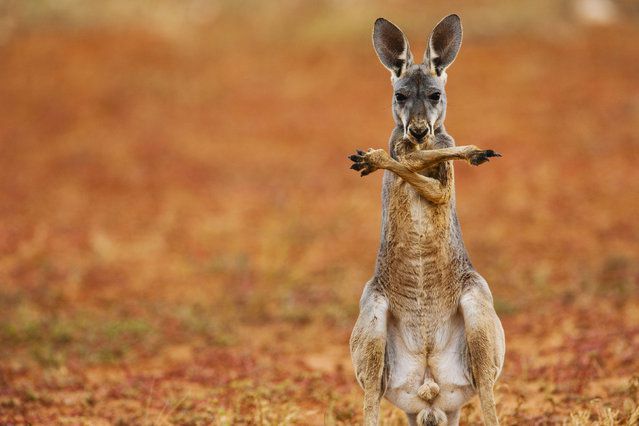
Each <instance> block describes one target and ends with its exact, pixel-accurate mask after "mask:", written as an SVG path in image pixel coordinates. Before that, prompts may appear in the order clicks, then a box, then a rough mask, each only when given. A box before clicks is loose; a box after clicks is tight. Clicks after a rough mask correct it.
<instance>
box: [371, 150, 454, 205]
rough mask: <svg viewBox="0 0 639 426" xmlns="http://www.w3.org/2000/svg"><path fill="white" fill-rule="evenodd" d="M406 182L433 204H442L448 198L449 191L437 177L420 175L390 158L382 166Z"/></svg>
mask: <svg viewBox="0 0 639 426" xmlns="http://www.w3.org/2000/svg"><path fill="white" fill-rule="evenodd" d="M383 168H384V169H386V170H390V171H391V172H393V173H395V174H396V175H397V176H399V177H400V178H402V179H403V180H404V181H405V182H408V183H409V184H410V185H411V186H412V187H413V188H415V190H416V191H417V193H418V194H419V195H421V196H422V197H424V198H426V199H427V200H428V201H430V202H433V203H435V204H443V203H445V202H446V201H447V200H448V199H449V196H448V195H449V191H448V190H447V189H446V188H445V187H444V185H442V184H441V183H440V182H439V181H438V180H437V179H433V178H430V177H426V176H422V175H420V174H418V173H415V172H414V171H413V170H411V169H409V168H408V167H407V166H405V165H404V164H402V163H400V162H398V161H395V160H392V161H390V162H389V163H388V164H386V165H385V167H383Z"/></svg>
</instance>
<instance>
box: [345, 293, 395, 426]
mask: <svg viewBox="0 0 639 426" xmlns="http://www.w3.org/2000/svg"><path fill="white" fill-rule="evenodd" d="M387 316H388V300H387V299H386V297H385V296H384V295H383V294H382V293H381V292H379V291H378V290H376V289H375V288H374V281H370V282H369V283H368V284H366V287H365V288H364V294H363V295H362V298H361V300H360V313H359V317H358V318H357V322H356V323H355V328H354V329H353V333H352V335H351V340H350V347H351V357H352V359H353V365H354V367H355V376H356V377H357V381H358V382H359V384H360V386H361V387H362V389H364V424H365V425H366V426H377V422H378V418H379V404H380V400H381V398H382V396H383V395H384V392H385V391H386V383H387V382H388V367H387V365H388V364H387V360H386V334H387V331H386V327H387Z"/></svg>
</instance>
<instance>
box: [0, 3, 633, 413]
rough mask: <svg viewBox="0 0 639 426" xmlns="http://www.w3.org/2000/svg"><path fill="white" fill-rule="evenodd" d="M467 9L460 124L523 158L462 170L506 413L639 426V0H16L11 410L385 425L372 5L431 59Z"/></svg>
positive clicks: (7, 232) (455, 99)
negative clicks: (435, 35) (430, 44)
mask: <svg viewBox="0 0 639 426" xmlns="http://www.w3.org/2000/svg"><path fill="white" fill-rule="evenodd" d="M452 12H456V13H459V14H460V15H461V16H462V20H463V24H464V35H465V38H464V44H463V47H462V50H461V52H460V55H459V56H458V59H457V60H456V62H455V64H454V65H453V66H452V67H451V69H450V71H449V79H448V89H447V90H448V100H449V106H448V119H447V128H448V131H449V132H450V133H451V135H453V136H454V137H455V139H456V140H457V143H458V144H460V145H467V144H475V145H478V146H480V147H484V148H492V149H496V150H498V151H499V152H501V153H502V154H503V158H501V159H499V160H496V161H492V162H490V163H489V164H486V165H484V166H481V167H478V168H471V167H470V166H468V165H465V164H462V163H458V164H457V167H456V174H457V180H456V184H457V197H458V212H459V215H460V220H461V223H462V228H463V230H464V236H465V241H466V244H467V246H468V249H469V251H470V255H471V258H472V260H473V263H474V264H475V266H476V268H477V269H478V270H479V271H480V273H481V274H482V275H484V276H485V277H486V279H487V280H488V282H489V283H490V285H491V287H492V290H493V295H494V297H495V305H496V307H497V310H498V313H499V314H500V316H501V318H502V322H503V323H504V327H505V329H506V336H507V346H508V353H507V359H506V366H505V370H504V372H503V375H502V378H501V380H500V382H499V384H498V386H497V390H496V394H497V399H498V410H499V412H500V417H501V419H502V421H503V423H504V424H555V423H562V422H565V423H564V424H566V423H568V424H596V423H599V424H635V423H633V422H635V421H637V419H639V409H638V408H637V405H638V402H639V395H638V390H639V375H638V374H639V357H637V355H636V354H637V353H638V351H639V310H638V309H637V303H638V302H639V240H638V238H637V237H638V235H639V222H638V221H637V212H638V211H639V172H638V171H637V161H639V43H637V37H638V36H639V4H638V3H637V2H635V1H605V0H574V1H572V0H570V1H569V0H563V1H562V0H554V1H550V0H540V1H534V0H525V1H517V2H514V1H506V0H501V1H488V0H481V1H470V0H468V1H458V2H455V3H454V4H453V5H451V4H450V3H448V2H434V1H408V0H393V1H384V2H382V1H362V0H349V1H334V0H333V1H329V0H322V1H314V2H310V1H309V2H304V1H301V0H283V1H277V2H260V1H256V0H254V1H250V0H245V1H230V0H228V1H204V0H183V1H169V0H153V1H151V0H138V1H135V2H131V1H125V0H112V1H108V2H98V1H86V0H85V1H82V0H23V1H18V0H15V1H12V0H0V423H2V424H20V423H26V422H29V423H32V424H52V423H59V424H193V425H196V424H197V425H199V424H220V425H230V424H245V425H254V424H259V425H280V424H295V425H320V424H328V425H335V424H343V425H351V424H353V425H354V424H359V423H361V413H360V407H361V392H360V390H359V387H358V386H357V384H356V382H355V380H354V378H353V373H352V367H351V364H350V358H349V353H348V338H349V335H350V330H351V328H352V325H353V323H354V321H355V319H356V316H357V311H358V305H357V304H358V301H359V297H360V294H361V290H362V288H363V285H364V283H365V282H366V281H367V280H368V278H369V277H370V276H371V274H372V272H373V267H374V261H375V255H376V250H377V244H378V241H379V229H380V207H381V202H380V186H381V185H380V184H381V176H382V175H381V173H376V174H373V175H371V176H369V177H368V178H366V179H360V178H359V177H358V176H357V174H356V173H354V172H353V171H351V170H349V169H348V167H349V165H350V164H349V163H350V162H349V161H348V160H347V158H346V157H347V155H349V154H351V153H352V152H353V150H354V149H355V148H369V147H386V146H387V140H388V136H389V134H390V131H391V128H392V126H393V122H392V118H391V113H390V100H391V88H390V85H389V76H388V72H387V71H386V70H385V69H384V68H383V67H382V66H381V64H379V63H378V60H377V58H376V56H375V53H374V51H373V48H372V45H371V41H370V35H371V28H372V23H373V21H374V20H375V18H377V17H379V16H384V17H386V18H387V19H390V20H391V21H393V22H395V23H396V24H397V25H399V26H400V27H401V28H402V29H403V30H404V31H405V32H406V34H407V35H408V37H409V40H410V43H411V47H412V50H413V53H414V54H415V56H416V57H417V58H421V56H422V52H423V50H424V48H425V45H426V38H427V36H428V34H429V33H430V31H431V29H432V28H433V26H434V25H435V23H436V22H437V21H439V19H441V18H442V17H443V16H445V15H447V14H449V13H452ZM383 411H384V414H383V415H384V422H385V423H384V424H388V425H401V424H404V418H403V414H402V413H401V412H399V411H397V410H396V409H394V408H393V407H391V406H390V404H387V403H385V404H384V406H383ZM462 422H463V423H464V424H479V422H480V413H479V410H478V404H477V402H476V401H475V402H473V403H472V404H471V405H469V406H468V407H466V408H465V409H464V412H463V416H462Z"/></svg>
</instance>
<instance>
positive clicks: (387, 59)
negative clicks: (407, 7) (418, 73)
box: [373, 18, 413, 77]
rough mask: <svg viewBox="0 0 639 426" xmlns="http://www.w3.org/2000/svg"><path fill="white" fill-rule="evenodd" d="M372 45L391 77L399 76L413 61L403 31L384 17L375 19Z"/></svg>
mask: <svg viewBox="0 0 639 426" xmlns="http://www.w3.org/2000/svg"><path fill="white" fill-rule="evenodd" d="M373 46H375V52H377V56H378V57H379V60H380V61H381V62H382V64H383V65H384V66H385V67H386V68H388V69H389V70H390V72H391V73H392V75H393V77H400V76H401V75H402V74H403V73H404V71H406V68H408V66H410V65H411V64H412V63H413V54H412V53H411V52H410V47H409V46H408V40H407V39H406V37H405V36H404V33H403V32H402V30H400V29H399V28H397V27H396V26H395V25H393V24H392V23H391V22H389V21H387V20H386V19H384V18H378V19H377V20H376V21H375V26H374V27H373Z"/></svg>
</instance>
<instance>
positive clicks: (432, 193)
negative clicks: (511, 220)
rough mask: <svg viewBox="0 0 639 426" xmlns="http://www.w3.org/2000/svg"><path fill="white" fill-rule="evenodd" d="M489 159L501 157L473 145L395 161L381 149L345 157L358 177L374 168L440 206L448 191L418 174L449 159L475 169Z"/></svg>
mask: <svg viewBox="0 0 639 426" xmlns="http://www.w3.org/2000/svg"><path fill="white" fill-rule="evenodd" d="M490 157H501V155H500V154H498V153H496V152H495V151H493V150H491V149H489V150H481V149H479V148H477V147H476V146H474V145H466V146H454V147H451V148H441V149H429V150H423V151H413V152H411V153H409V154H406V155H403V156H401V157H400V158H399V159H398V160H395V159H394V158H392V157H391V156H390V155H388V153H387V152H386V151H384V150H383V149H369V150H368V151H367V152H364V151H360V150H358V151H357V154H355V155H351V156H350V157H349V158H350V159H351V160H352V161H353V165H352V166H351V169H354V170H357V171H361V175H362V176H366V175H368V174H370V173H372V172H374V171H375V170H378V169H386V170H389V171H391V172H393V173H395V174H396V175H397V176H399V177H401V178H402V179H403V180H404V181H406V182H408V183H409V184H410V185H412V186H413V187H414V188H415V190H416V191H417V192H418V193H419V194H420V195H421V196H422V197H424V198H426V199H427V200H429V201H431V202H433V203H436V204H442V203H445V202H447V201H448V200H449V199H450V188H448V187H447V186H445V185H444V184H442V183H441V182H440V181H439V180H437V179H433V178H430V177H426V176H423V175H421V174H419V172H421V171H423V170H426V169H428V168H430V167H432V166H435V165H437V164H439V163H441V162H444V161H449V160H466V161H468V162H469V163H470V164H473V165H475V166H478V165H480V164H482V163H485V162H487V161H489V158H490Z"/></svg>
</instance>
